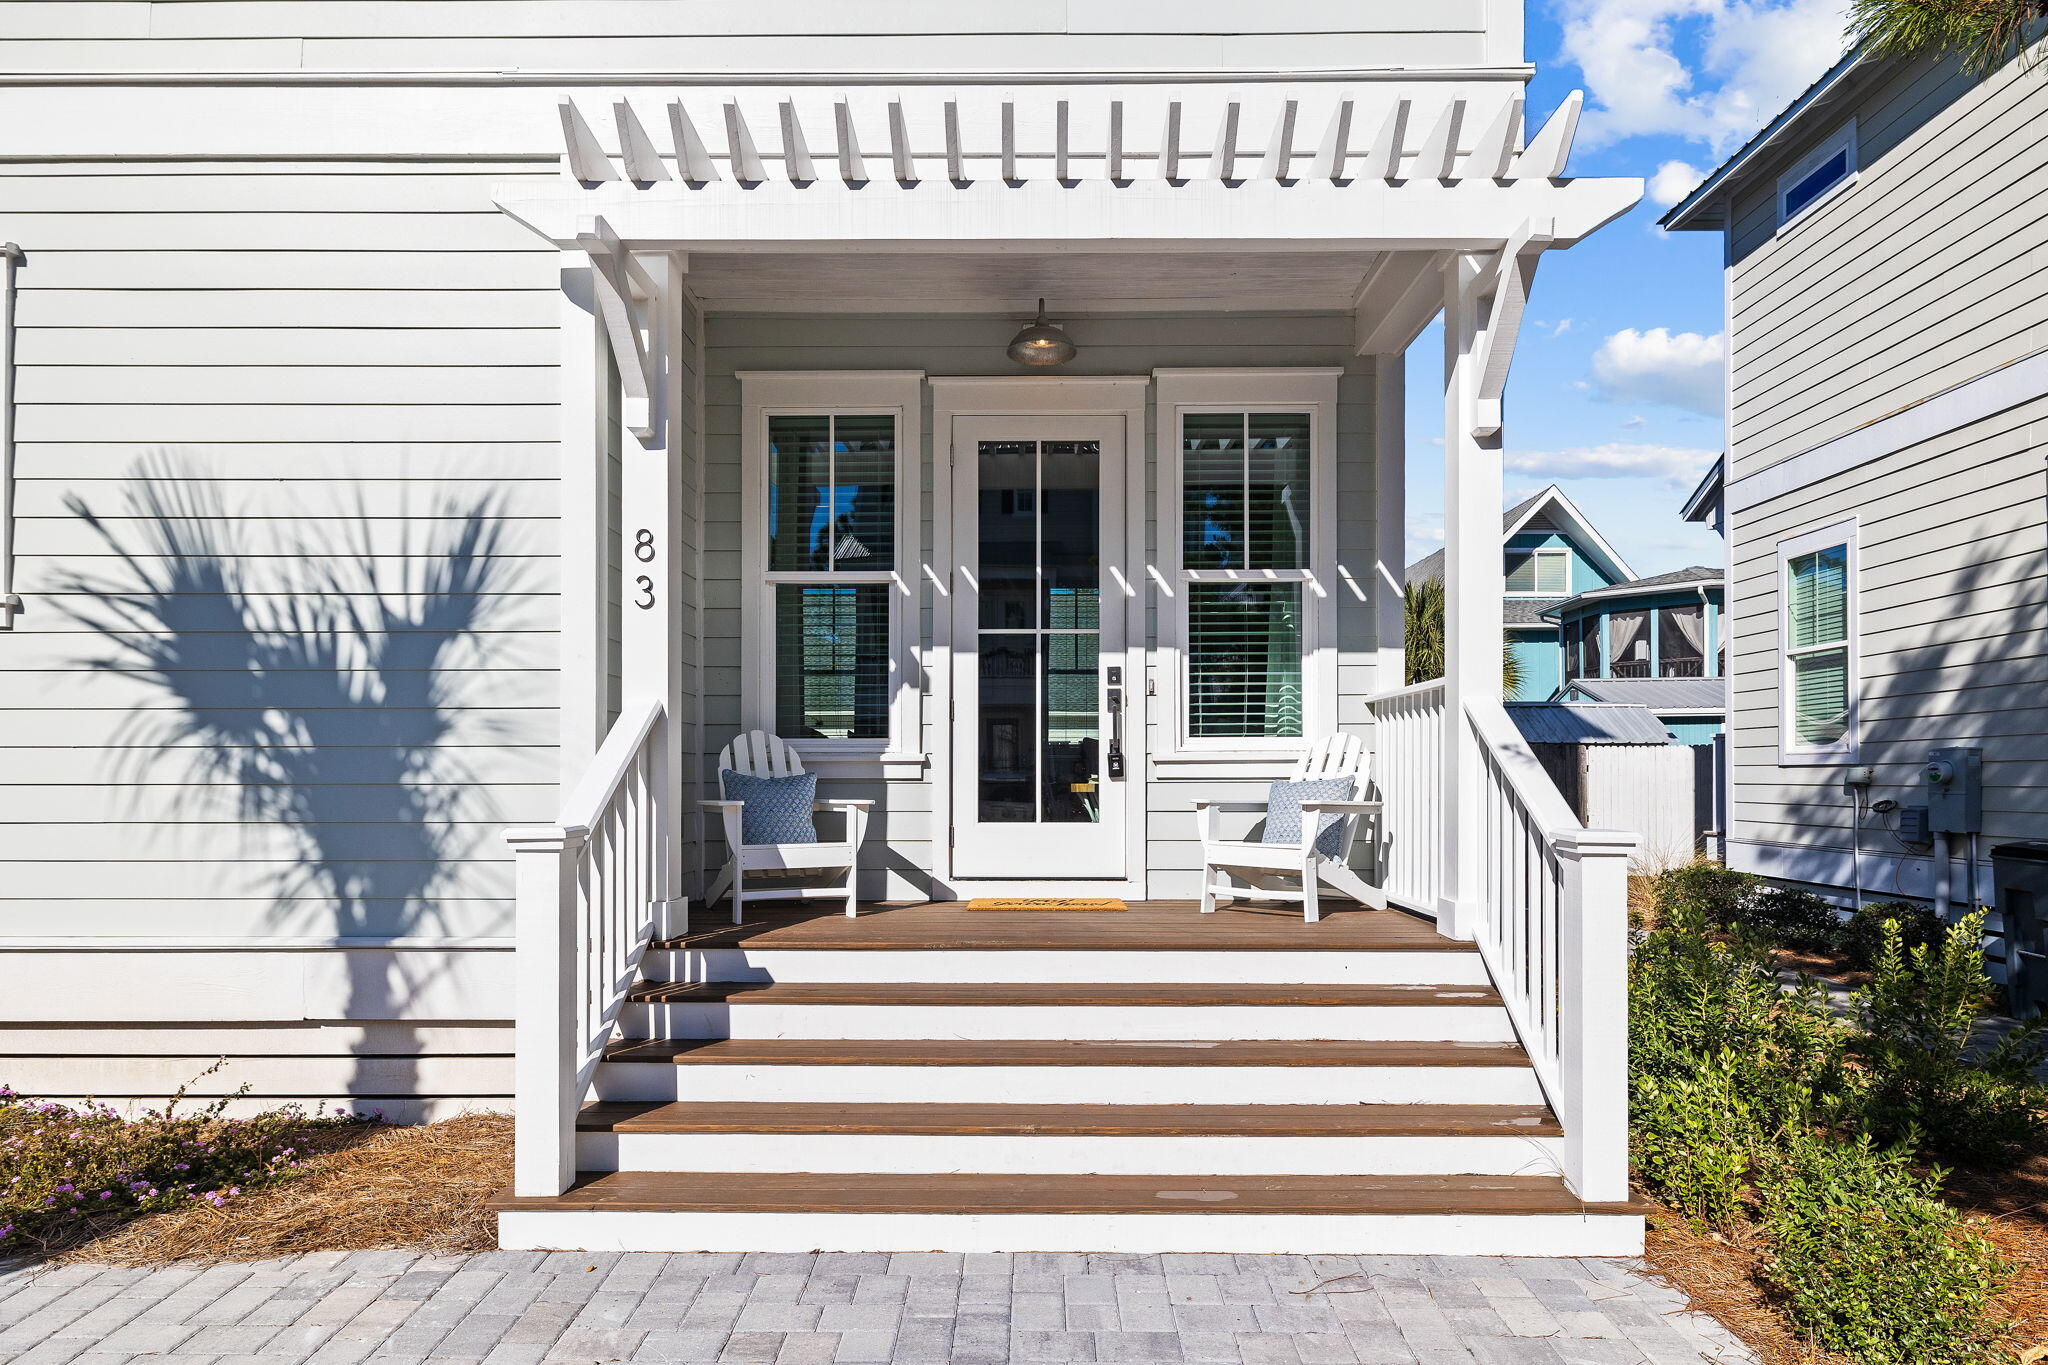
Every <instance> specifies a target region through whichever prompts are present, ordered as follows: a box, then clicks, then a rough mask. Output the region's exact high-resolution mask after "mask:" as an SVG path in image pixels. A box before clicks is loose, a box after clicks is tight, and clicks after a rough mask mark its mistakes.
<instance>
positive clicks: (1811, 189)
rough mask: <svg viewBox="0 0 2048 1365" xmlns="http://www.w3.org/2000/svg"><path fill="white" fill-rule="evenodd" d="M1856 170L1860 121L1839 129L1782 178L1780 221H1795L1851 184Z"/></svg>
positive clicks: (1779, 179) (1800, 159)
mask: <svg viewBox="0 0 2048 1365" xmlns="http://www.w3.org/2000/svg"><path fill="white" fill-rule="evenodd" d="M1855 173H1856V124H1855V121H1854V120H1851V121H1850V122H1848V123H1845V124H1843V125H1842V126H1841V127H1840V128H1837V129H1836V130H1835V131H1834V132H1833V133H1832V134H1831V135H1830V136H1829V137H1828V139H1827V141H1825V142H1823V143H1821V144H1820V145H1819V146H1818V147H1815V148H1814V149H1813V150H1812V151H1810V152H1808V153H1807V154H1806V155H1805V156H1803V157H1801V158H1799V160H1798V161H1797V162H1795V163H1794V164H1793V166H1792V169H1791V170H1789V171H1786V172H1785V173H1784V174H1783V175H1781V176H1779V177H1778V222H1779V224H1780V225H1781V226H1782V225H1783V224H1786V223H1789V222H1791V221H1792V220H1793V219H1794V218H1797V217H1798V216H1799V215H1800V214H1802V213H1804V212H1806V210H1808V209H1810V208H1812V207H1813V206H1814V205H1815V204H1818V203H1820V202H1821V201H1822V200H1824V199H1826V198H1828V197H1829V196H1830V195H1832V194H1834V193H1835V192H1836V191H1838V190H1839V189H1840V188H1841V187H1842V186H1843V185H1845V184H1846V183H1848V180H1849V178H1850V177H1851V176H1853V175H1854V174H1855Z"/></svg>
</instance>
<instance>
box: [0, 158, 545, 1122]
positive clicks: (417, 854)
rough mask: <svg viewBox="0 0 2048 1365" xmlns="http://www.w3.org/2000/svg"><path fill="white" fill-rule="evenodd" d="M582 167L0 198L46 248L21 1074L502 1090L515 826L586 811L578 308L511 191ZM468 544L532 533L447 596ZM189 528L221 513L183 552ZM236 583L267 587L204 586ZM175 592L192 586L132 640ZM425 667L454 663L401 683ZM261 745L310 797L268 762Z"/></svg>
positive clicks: (384, 170)
mask: <svg viewBox="0 0 2048 1365" xmlns="http://www.w3.org/2000/svg"><path fill="white" fill-rule="evenodd" d="M553 170H554V167H553V165H552V163H551V162H550V161H548V160H547V159H545V158H542V157H538V156H537V157H536V158H535V159H534V160H533V161H532V162H530V163H527V164H525V165H520V164H508V163H504V162H486V163H481V164H476V163H470V162H465V161H457V162H440V161H414V160H406V159H391V160H352V161H346V162H343V161H332V160H313V161H289V160H280V161H264V162H258V163H248V162H230V161H225V160H220V161H188V160H179V161H165V162H155V163H134V164H126V165H122V164H116V163H113V162H109V161H98V160H92V161H70V162H66V161H15V162H11V163H8V164H6V165H5V166H4V167H0V239H7V240H13V241H17V242H19V243H21V245H22V246H23V248H24V249H25V250H26V252H27V253H28V260H27V263H26V264H25V265H24V266H23V268H22V269H21V271H20V274H19V281H20V287H21V293H20V300H19V309H18V315H19V332H18V335H17V344H16V355H17V357H18V362H19V369H18V372H17V395H18V400H19V409H18V433H19V437H20V446H19V452H18V466H19V467H18V474H19V485H18V501H17V511H18V522H17V526H18V547H19V556H18V563H17V573H16V589H17V591H18V592H20V593H21V595H22V596H23V597H24V599H25V600H26V602H27V610H26V611H25V612H24V613H23V615H22V616H21V617H20V618H19V619H18V621H17V622H16V627H15V629H14V631H12V632H11V633H8V634H4V635H0V709H4V716H0V861H4V863H5V875H4V876H0V940H4V942H0V974H4V976H5V979H6V989H0V1081H4V1082H6V1083H10V1084H13V1085H15V1086H16V1087H18V1088H21V1089H25V1090H31V1091H40V1092H43V1093H52V1094H59V1095H77V1094H85V1093H99V1094H111V1095H118V1096H132V1097H142V1098H154V1097H160V1096H163V1095H168V1094H170V1093H171V1092H172V1091H174V1090H175V1089H176V1087H177V1086H178V1085H179V1084H180V1083H182V1082H184V1081H186V1080H189V1079H191V1078H192V1076H193V1075H194V1074H196V1073H197V1072H199V1071H200V1070H202V1069H204V1067H205V1066H206V1065H207V1064H208V1062H209V1060H210V1059H212V1058H214V1057H218V1056H221V1055H223V1054H227V1055H231V1056H236V1057H246V1056H249V1055H251V1054H263V1055H265V1056H266V1057H267V1058H268V1060H265V1061H263V1062H262V1063H261V1064H257V1063H254V1062H249V1063H244V1062H242V1061H237V1062H235V1063H234V1064H233V1065H231V1066H230V1067H229V1068H228V1069H227V1070H226V1071H225V1072H224V1073H222V1074H221V1075H218V1076H216V1077H213V1078H211V1079H209V1080H208V1081H207V1082H205V1083H203V1084H202V1086H201V1087H200V1088H201V1090H202V1091H213V1090H217V1089H220V1088H221V1087H223V1086H224V1087H225V1088H227V1089H230V1090H232V1089H233V1088H235V1087H236V1086H238V1085H239V1084H241V1083H243V1082H245V1081H246V1082H247V1083H249V1084H250V1085H251V1086H252V1095H253V1096H255V1097H264V1098H270V1097H276V1098H312V1099H318V1098H324V1097H329V1096H343V1095H351V1096H355V1097H357V1098H358V1100H359V1102H361V1103H363V1104H366V1105H382V1106H384V1107H387V1108H391V1109H392V1110H393V1112H394V1113H400V1114H405V1115H408V1116H409V1115H410V1114H412V1113H416V1112H419V1111H420V1106H419V1105H418V1104H416V1103H413V1102H411V1101H408V1100H405V1099H404V1097H406V1096H410V1095H415V1094H418V1093H421V1092H424V1093H426V1094H430V1095H434V1096H439V1097H442V1098H443V1099H444V1100H445V1101H447V1102H452V1103H461V1102H463V1101H465V1100H469V1099H474V1100H477V1101H480V1102H492V1101H495V1100H500V1099H502V1097H503V1096H504V1095H505V1093H506V1090H507V1077H508V1066H507V1062H506V1054H507V1053H508V1052H509V1050H510V1049H509V1032H508V1031H507V1029H506V1028H505V1027H504V1026H503V1025H502V1022H494V1021H504V1020H506V1019H508V1018H509V1016H510V1008H509V1003H508V1002H507V1001H506V1000H505V998H504V991H505V989H506V987H507V985H508V984H509V975H510V974H509V971H508V970H507V969H508V967H509V954H508V949H509V946H510V944H509V935H510V927H511V905H510V900H509V894H510V875H509V874H510V868H509V866H508V865H507V862H506V858H505V855H504V852H503V849H502V845H501V844H500V842H499V839H498V832H499V830H500V829H501V828H502V827H503V826H504V825H505V824H506V823H507V822H509V821H516V820H537V819H546V818H551V816H552V813H553V810H554V807H555V800H556V791H557V787H556V783H557V781H558V778H559V772H558V769H559V762H558V759H557V746H558V737H559V721H558V711H557V700H558V694H559V686H558V675H557V672H556V669H557V667H558V650H557V644H556V635H557V627H558V606H557V602H556V597H555V586H556V585H555V555H556V521H557V515H558V497H557V482H556V469H557V460H558V447H557V440H558V437H559V425H558V418H557V407H556V399H557V394H556V369H555V365H556V359H557V354H558V346H557V341H556V337H557V331H556V324H557V320H558V312H559V304H558V302H557V300H558V295H559V289H558V269H557V257H556V253H554V252H553V251H551V250H549V249H548V248H547V247H546V244H544V243H541V242H538V241H536V240H535V239H533V238H531V237H530V235H528V234H527V233H525V232H524V230H522V229H520V228H519V227H518V226H517V225H516V224H513V223H511V222H510V221H509V220H507V219H506V218H505V217H504V216H503V215H502V214H500V213H498V212H497V211H496V210H495V209H494V208H493V207H492V204H491V198H490V189H489V187H490V185H491V184H492V183H494V182H497V181H501V180H504V179H507V178H511V177H514V176H517V175H521V174H552V172H553ZM152 495H153V496H154V497H155V499H156V504H157V510H156V511H154V512H153V511H152V510H151V509H150V508H149V507H148V506H147V505H146V504H145V500H146V499H148V498H149V497H151V496H152ZM79 507H83V508H85V509H88V510H90V511H91V512H92V513H93V514H95V515H96V516H98V517H99V518H101V519H102V523H101V524H102V525H103V526H104V528H105V534H104V535H102V534H100V533H99V532H96V531H95V530H94V529H93V527H92V526H91V525H90V524H88V522H87V521H86V520H84V519H83V518H82V517H81V516H80V515H79V513H78V510H77V509H78V508H79ZM472 513H474V514H478V515H480V516H482V517H483V518H485V519H486V521H487V522H488V524H489V525H491V526H492V527H493V528H494V531H495V534H496V535H497V537H498V540H497V542H496V543H495V545H493V546H491V547H490V548H491V553H490V554H489V555H488V556H485V557H482V558H479V559H478V560H477V561H476V564H477V566H478V568H477V572H476V576H475V579H474V581H472V582H467V583H464V584H462V585H461V589H462V590H461V591H459V592H457V593H455V594H453V595H451V596H449V597H447V598H446V599H445V600H443V601H440V602H439V603H432V602H430V601H429V600H428V599H427V598H426V597H425V596H424V595H423V594H424V590H426V589H427V588H428V587H429V583H428V577H427V576H428V575H429V574H430V573H431V572H433V571H435V570H436V569H438V568H445V567H446V565H447V564H448V562H449V561H448V558H447V556H448V553H449V550H450V548H451V546H452V544H453V543H454V540H453V538H454V537H456V536H458V535H459V534H460V533H461V531H462V527H463V522H462V518H463V517H464V516H466V515H469V514H472ZM166 515H169V516H173V517H176V516H187V517H191V518H194V520H192V521H190V522H188V523H185V524H184V525H183V526H182V527H176V526H174V527H172V528H171V533H172V534H173V535H174V537H175V546H174V547H173V546H167V545H166V544H165V540H164V537H165V535H166V526H167V523H166V522H165V520H164V517H165V516H166ZM173 548H174V549H175V551H176V555H175V556H167V555H166V554H165V551H166V550H167V549H173ZM210 553H218V554H220V555H221V556H222V560H221V561H220V562H221V563H222V564H224V566H225V570H226V572H227V573H229V574H231V575H232V576H233V579H234V584H233V586H234V588H235V590H236V591H235V592H234V593H233V594H227V593H221V592H218V591H214V592H209V591H206V589H207V588H208V587H209V586H212V585H210V584H209V583H208V582H207V580H206V577H205V574H206V572H207V571H208V567H209V566H208V562H207V561H208V556H209V554H210ZM124 554H126V555H132V556H134V557H135V559H134V562H133V563H132V564H127V563H124V562H123V560H122V558H121V556H122V555H124ZM180 565H182V567H183V568H184V569H185V570H186V571H187V577H186V579H185V580H184V581H183V586H184V589H185V590H184V591H181V592H179V593H178V594H177V595H176V596H175V597H174V598H173V599H172V600H168V601H165V602H163V603H160V604H156V605H153V606H149V607H144V608H138V609H134V610H132V611H130V612H129V613H128V614H126V615H124V612H123V608H122V606H121V603H120V599H119V595H120V594H127V593H133V592H135V591H136V589H137V588H138V586H139V584H138V581H137V579H138V575H146V576H149V577H152V578H157V577H160V576H162V575H165V574H167V573H170V572H172V571H173V570H174V568H176V567H177V566H180ZM328 579H331V583H329V582H325V581H324V580H328ZM372 582H374V583H375V584H376V585H378V587H379V588H381V590H382V592H383V593H384V594H385V597H386V609H387V610H388V611H389V612H392V613H396V620H395V621H392V620H387V619H380V617H379V615H378V614H377V613H376V612H375V610H374V609H375V608H376V606H377V603H376V601H375V599H374V597H373V596H372V595H371V592H370V589H371V584H372ZM430 608H431V609H432V611H433V615H432V616H427V615H425V613H426V612H427V611H428V610H429V609H430ZM349 610H353V611H354V612H356V613H357V614H356V615H355V616H354V617H353V618H351V617H349V616H348V615H346V614H345V613H346V612H347V611H349ZM294 613H298V614H297V615H295V614H294ZM453 622H460V623H461V624H460V625H459V626H458V625H456V624H452V623H453ZM308 627H311V629H310V630H308V629H307V628H308ZM293 632H301V633H303V636H304V638H313V639H328V640H335V641H337V642H338V648H339V651H340V652H339V653H338V654H337V655H336V656H335V657H334V658H332V659H327V658H323V657H319V656H317V655H307V656H305V657H301V658H298V659H296V660H281V659H278V658H276V657H274V656H273V657H272V658H271V659H270V661H269V663H268V665H267V672H266V675H265V676H264V677H263V678H262V679H261V682H260V685H258V686H256V687H250V686H249V678H250V674H249V671H248V669H249V662H248V660H249V657H250V647H251V645H250V642H251V636H252V634H259V635H260V634H266V633H267V634H270V635H273V636H280V635H284V634H289V633H293ZM131 641H147V642H150V643H152V644H153V645H154V646H156V647H158V648H160V649H162V650H163V651H164V653H163V655H162V657H161V659H160V663H161V666H162V669H163V671H162V672H161V673H157V674H152V672H151V671H150V670H149V666H148V665H147V664H146V663H145V661H144V660H142V659H140V658H139V657H137V656H136V654H135V653H134V652H133V651H132V650H131V649H128V648H126V647H125V645H126V643H127V642H131ZM397 641H404V642H406V643H409V644H411V645H421V644H424V643H427V642H429V641H440V642H443V643H444V644H445V648H442V649H438V650H437V649H434V648H428V649H425V650H423V651H422V650H409V651H403V652H399V653H395V654H393V655H390V656H389V662H388V664H387V668H388V670H389V672H388V675H387V676H383V677H379V676H378V675H377V674H375V673H373V672H372V671H370V667H371V664H372V660H371V659H370V657H369V655H368V651H369V650H371V649H379V648H384V647H386V646H390V645H392V644H393V643H394V642H397ZM430 681H432V682H436V683H437V685H438V688H439V691H438V692H437V693H435V694H433V695H428V694H426V692H425V691H424V690H423V689H424V687H425V685H426V684H427V683H429V682H430ZM415 689H422V690H418V691H416V690H415ZM380 700H383V701H385V702H386V704H384V705H378V704H377V703H378V702H379V701H380ZM200 722H206V723H200ZM215 723H217V724H215ZM300 727H304V728H303V729H302V728H300ZM314 735H317V736H318V744H317V747H315V748H311V750H310V752H309V746H308V745H307V744H306V743H305V739H306V738H307V737H309V736H314ZM258 750H267V751H268V753H269V754H270V755H271V756H272V757H273V758H276V759H277V760H278V761H277V763H276V766H274V767H268V768H266V765H265V764H264V763H263V762H261V761H258V762H255V763H240V764H238V763H237V762H235V761H234V760H236V759H248V758H252V757H254V756H255V753H256V751H258ZM416 750H418V751H422V752H423V755H424V756H423V757H421V758H420V760H419V761H418V762H417V765H416V766H415V767H413V768H412V769H411V770H410V771H408V765H407V763H406V761H405V760H406V757H407V756H408V755H409V754H411V753H413V752H414V751H416ZM208 760H212V761H208ZM266 771H267V772H268V773H269V774H270V775H271V776H274V777H278V778H281V779H282V780H284V782H285V783H286V784H287V786H286V788H285V789H287V790H289V791H290V793H291V794H292V796H293V797H294V798H296V802H295V804H288V803H282V802H279V801H275V800H268V799H264V792H265V791H269V792H271V793H276V792H278V791H279V790H281V789H280V788H278V787H274V786H273V787H268V788H266V787H264V786H262V785H261V778H262V776H263V775H264V774H265V773H266ZM323 856H324V858H325V859H326V860H327V861H326V862H325V863H324V864H323V863H322V862H320V859H321V858H322V857H323ZM201 1023H203V1024H205V1025H206V1026H207V1028H206V1029H205V1030H195V1028H194V1027H193V1026H194V1025H197V1024H201ZM287 1058H298V1059H300V1061H298V1062H288V1061H287V1060H286V1059H287ZM444 1107H445V1106H444Z"/></svg>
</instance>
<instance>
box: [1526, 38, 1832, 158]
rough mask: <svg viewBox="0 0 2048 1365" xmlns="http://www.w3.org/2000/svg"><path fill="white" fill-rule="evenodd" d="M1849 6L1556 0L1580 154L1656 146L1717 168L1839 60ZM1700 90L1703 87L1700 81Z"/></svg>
mask: <svg viewBox="0 0 2048 1365" xmlns="http://www.w3.org/2000/svg"><path fill="white" fill-rule="evenodd" d="M1847 8H1848V5H1847V3H1846V0H1559V6H1558V18H1559V22H1560V23H1561V25H1562V27H1563V30H1564V57H1565V59H1566V60H1567V61H1569V62H1571V63H1572V64H1574V65H1575V66H1577V67H1578V68H1579V70H1580V72H1581V73H1582V74H1583V75H1584V76H1585V78H1586V94H1587V99H1588V109H1587V112H1586V119H1585V123H1584V125H1583V126H1582V130H1581V132H1580V138H1581V140H1583V141H1584V142H1585V144H1586V145H1587V146H1589V147H1598V146H1603V145H1606V144H1608V143H1613V142H1618V141H1620V140H1621V139H1623V138H1628V137H1637V136H1642V135H1645V134H1653V135H1654V134H1665V135H1669V136H1673V137H1681V138H1686V139H1689V140H1691V141H1695V142H1700V143H1704V144H1705V145H1706V147H1707V148H1708V150H1709V151H1711V152H1712V153H1713V154H1714V155H1715V156H1716V157H1720V156H1724V155H1726V154H1727V153H1728V152H1730V151H1733V150H1734V149H1735V148H1736V147H1737V146H1739V145H1740V144H1741V143H1742V142H1743V140H1744V139H1746V138H1747V137H1748V136H1749V135H1750V134H1751V133H1753V132H1755V131H1756V130H1757V129H1758V128H1760V127H1762V126H1763V124H1764V123H1765V122H1767V121H1768V120H1769V119H1770V118H1772V117H1773V116H1774V115H1776V114H1777V113H1778V111H1779V110H1781V109H1783V108H1784V107H1785V106H1786V105H1787V104H1789V103H1791V101H1792V99H1793V97H1794V96H1796V95H1797V94H1798V93H1799V92H1800V91H1802V90H1804V89H1805V88H1806V87H1807V86H1808V85H1810V84H1811V83H1812V82H1813V81H1814V79H1815V78H1816V77H1818V76H1819V75H1820V74H1821V73H1822V72H1823V71H1825V70H1827V68H1828V67H1829V66H1830V65H1831V64H1832V63H1833V62H1834V61H1835V59H1836V58H1837V57H1839V56H1840V55H1841V53H1842V48H1843V38H1842V33H1843V27H1844V14H1845V12H1846V10H1847ZM1703 77H1704V78H1705V79H1702V78H1703Z"/></svg>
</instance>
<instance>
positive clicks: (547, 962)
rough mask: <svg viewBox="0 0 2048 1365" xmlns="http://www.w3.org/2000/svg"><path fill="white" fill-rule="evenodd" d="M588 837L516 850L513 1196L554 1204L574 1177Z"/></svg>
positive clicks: (535, 832) (543, 837) (542, 833)
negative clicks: (579, 915)
mask: <svg viewBox="0 0 2048 1365" xmlns="http://www.w3.org/2000/svg"><path fill="white" fill-rule="evenodd" d="M588 835H589V831H588V830H585V829H583V828H581V827H579V826H566V825H537V826H532V827H528V828H524V829H509V830H506V831H505V840H506V842H507V843H509V844H511V845H512V894H513V897H514V919H513V926H512V932H513V934H514V935H515V936H516V937H515V938H514V942H515V943H516V944H517V945H518V947H517V950H516V951H515V952H514V953H513V955H512V959H513V961H512V971H513V989H514V990H515V991H516V992H517V994H516V995H515V997H514V998H515V1001H516V1003H517V1008H516V1010H515V1012H514V1020H513V1029H512V1051H513V1059H512V1118H513V1135H512V1192H513V1193H514V1194H516V1195H521V1196H529V1197H539V1198H553V1197H554V1196H555V1195H558V1194H560V1193H561V1192H562V1191H563V1190H566V1189H568V1188H569V1182H570V1181H571V1180H573V1179H575V1176H576V1110H577V1107H578V1106H579V1105H580V1104H581V1103H582V1099H583V1095H582V1091H581V1088H580V1087H579V1086H578V1085H577V1081H576V1072H577V1064H578V1062H579V1060H580V1055H579V1054H580V1051H581V1044H580V1041H579V1040H578V1038H577V1037H576V861H577V858H578V856H579V855H580V854H581V852H582V850H583V844H584V840H585V839H586V838H587V837H588Z"/></svg>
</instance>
